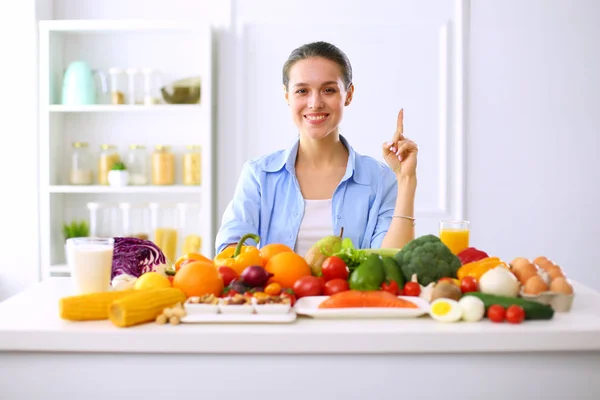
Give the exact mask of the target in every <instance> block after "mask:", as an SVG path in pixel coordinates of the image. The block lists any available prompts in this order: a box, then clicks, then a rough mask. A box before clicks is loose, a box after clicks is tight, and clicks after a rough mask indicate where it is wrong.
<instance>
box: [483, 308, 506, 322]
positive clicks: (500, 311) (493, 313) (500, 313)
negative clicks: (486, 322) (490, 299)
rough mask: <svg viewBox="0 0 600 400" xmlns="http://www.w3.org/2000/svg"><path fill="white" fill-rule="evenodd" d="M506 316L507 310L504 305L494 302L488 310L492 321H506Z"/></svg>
mask: <svg viewBox="0 0 600 400" xmlns="http://www.w3.org/2000/svg"><path fill="white" fill-rule="evenodd" d="M505 316H506V310H505V309H504V307H502V306H501V305H498V304H494V305H493V306H490V308H488V311H487V317H488V318H489V319H490V321H492V322H504V317H505Z"/></svg>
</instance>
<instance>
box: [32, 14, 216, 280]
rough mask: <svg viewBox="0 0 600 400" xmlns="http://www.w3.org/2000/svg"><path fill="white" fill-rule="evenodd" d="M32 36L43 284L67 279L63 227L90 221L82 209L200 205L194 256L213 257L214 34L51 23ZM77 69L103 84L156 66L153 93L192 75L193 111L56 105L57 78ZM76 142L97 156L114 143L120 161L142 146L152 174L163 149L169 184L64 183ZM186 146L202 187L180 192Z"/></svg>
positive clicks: (185, 28) (186, 27) (132, 24)
mask: <svg viewBox="0 0 600 400" xmlns="http://www.w3.org/2000/svg"><path fill="white" fill-rule="evenodd" d="M39 28H40V29H39V31H40V44H39V48H40V50H39V51H40V52H39V65H40V79H39V82H40V104H39V116H40V118H39V121H40V125H39V135H40V141H39V143H40V148H39V150H40V152H39V158H40V221H41V222H40V228H41V235H40V254H41V273H42V276H43V277H47V276H51V275H54V274H64V273H67V272H68V269H67V268H66V260H65V255H64V241H65V238H64V236H63V233H62V225H63V223H69V222H71V221H72V220H73V219H77V220H81V219H87V218H88V217H89V212H88V209H87V207H86V204H87V203H88V202H108V203H114V204H116V203H120V202H137V203H150V202H168V203H177V202H184V203H186V202H187V203H200V204H201V211H200V214H201V215H200V218H201V220H202V232H199V234H200V235H201V237H202V250H201V251H202V253H203V254H205V255H208V256H210V257H212V256H213V252H214V250H213V241H214V226H215V219H214V214H215V213H214V206H215V201H214V197H215V196H214V192H215V190H214V187H213V182H214V168H213V166H214V165H216V163H215V162H214V159H213V154H215V153H214V126H213V118H214V117H213V114H214V112H213V97H214V95H213V87H214V86H213V82H214V76H213V37H212V29H211V27H210V26H209V25H206V24H204V23H196V22H192V21H175V22H171V21H129V20H118V21H110V20H109V21H102V20H64V21H59V20H51V21H41V22H40V25H39ZM74 61H86V62H87V63H88V64H89V65H90V66H91V67H92V68H93V69H97V70H100V71H103V72H104V73H105V74H106V75H107V77H108V69H109V68H111V67H118V68H122V69H126V68H130V67H133V68H148V67H149V68H154V69H155V70H157V71H159V72H160V79H161V80H160V81H157V82H156V84H157V88H158V87H161V86H164V85H168V84H170V83H172V82H173V81H176V80H179V79H185V78H189V77H198V76H199V77H200V79H201V98H200V102H199V104H192V105H187V104H186V105H172V104H166V103H163V104H153V105H144V104H135V105H129V104H120V105H113V104H110V103H109V100H108V99H109V98H110V96H109V95H105V97H104V98H101V99H100V100H99V101H98V104H94V105H80V106H70V105H63V104H62V102H61V93H62V83H63V76H64V72H65V70H66V68H67V67H68V65H69V64H70V63H71V62H74ZM107 83H108V82H107ZM136 83H138V84H139V85H138V89H139V91H140V94H141V93H142V91H143V86H142V85H143V81H142V80H141V78H140V79H139V81H138V82H136ZM109 89H110V87H109ZM75 141H85V142H88V143H89V148H90V150H91V151H92V152H93V154H94V156H95V157H97V156H98V154H99V150H100V145H101V144H104V143H108V144H114V145H116V146H117V148H118V151H119V153H120V155H121V157H122V158H124V156H125V154H126V152H127V151H128V146H129V145H130V144H137V145H145V146H146V149H147V152H148V154H147V155H148V167H149V169H150V168H151V164H150V154H151V152H152V151H153V149H154V146H155V145H159V144H161V145H170V146H171V148H172V151H173V152H174V153H175V160H176V169H175V172H176V182H175V185H171V186H153V185H151V184H150V185H143V186H126V187H111V186H103V185H95V184H94V185H86V186H75V185H69V182H68V171H69V168H70V157H71V151H72V143H73V142H75ZM187 145H200V146H201V147H202V150H201V154H202V162H201V173H202V184H201V185H200V186H186V185H183V182H182V156H183V152H184V151H185V147H186V146H187ZM96 160H97V159H96ZM148 178H149V179H150V172H149V173H148ZM180 240H181V238H180Z"/></svg>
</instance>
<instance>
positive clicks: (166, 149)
mask: <svg viewBox="0 0 600 400" xmlns="http://www.w3.org/2000/svg"><path fill="white" fill-rule="evenodd" d="M152 184H153V185H173V184H175V155H174V154H173V153H172V152H171V146H166V145H162V144H161V145H157V146H156V147H155V148H154V152H152Z"/></svg>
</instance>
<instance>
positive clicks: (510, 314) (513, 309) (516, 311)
mask: <svg viewBox="0 0 600 400" xmlns="http://www.w3.org/2000/svg"><path fill="white" fill-rule="evenodd" d="M524 319H525V310H523V307H521V306H517V305H514V304H513V305H512V306H509V307H508V308H507V309H506V320H507V321H508V322H510V323H511V324H520V323H521V322H523V320H524Z"/></svg>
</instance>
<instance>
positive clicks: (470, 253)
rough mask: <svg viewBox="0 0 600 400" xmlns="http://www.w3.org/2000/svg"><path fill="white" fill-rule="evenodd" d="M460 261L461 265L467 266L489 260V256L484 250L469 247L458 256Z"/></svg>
mask: <svg viewBox="0 0 600 400" xmlns="http://www.w3.org/2000/svg"><path fill="white" fill-rule="evenodd" d="M456 256H457V257H458V259H459V260H460V264H461V265H465V264H468V263H471V262H475V261H479V260H483V259H484V258H488V257H489V255H488V254H487V253H486V252H485V251H482V250H479V249H476V248H475V247H468V248H466V249H464V250H463V251H461V252H460V253H458V254H457V255H456Z"/></svg>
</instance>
